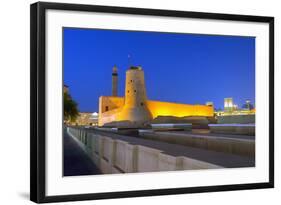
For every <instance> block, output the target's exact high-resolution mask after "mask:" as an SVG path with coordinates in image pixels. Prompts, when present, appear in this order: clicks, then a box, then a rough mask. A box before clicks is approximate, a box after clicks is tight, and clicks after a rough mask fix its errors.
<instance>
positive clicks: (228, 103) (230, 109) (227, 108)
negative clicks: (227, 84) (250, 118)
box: [215, 98, 256, 116]
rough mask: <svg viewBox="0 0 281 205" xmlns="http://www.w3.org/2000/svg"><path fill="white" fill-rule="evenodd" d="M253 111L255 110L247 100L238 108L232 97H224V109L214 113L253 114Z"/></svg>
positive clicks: (223, 114)
mask: <svg viewBox="0 0 281 205" xmlns="http://www.w3.org/2000/svg"><path fill="white" fill-rule="evenodd" d="M255 113H256V110H255V108H254V107H253V105H252V104H250V101H249V100H247V101H246V103H245V104H244V105H243V106H242V108H239V107H238V105H237V104H234V103H233V98H224V110H219V111H216V112H215V115H216V116H226V115H254V114H255Z"/></svg>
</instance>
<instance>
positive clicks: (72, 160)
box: [63, 132, 101, 176]
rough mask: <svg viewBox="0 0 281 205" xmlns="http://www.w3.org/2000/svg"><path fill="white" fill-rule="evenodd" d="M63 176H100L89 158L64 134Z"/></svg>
mask: <svg viewBox="0 0 281 205" xmlns="http://www.w3.org/2000/svg"><path fill="white" fill-rule="evenodd" d="M63 146H64V147H63V150H64V167H63V168H64V170H63V172H64V173H63V175H64V176H79V175H94V174H101V172H100V170H99V169H98V168H97V167H96V166H95V164H94V163H93V162H92V161H91V159H90V157H89V156H88V155H87V154H86V153H85V152H84V151H83V150H82V149H81V147H80V146H79V145H78V143H77V142H76V141H75V140H74V139H73V138H72V137H71V136H69V135H68V134H67V133H66V132H64V138H63Z"/></svg>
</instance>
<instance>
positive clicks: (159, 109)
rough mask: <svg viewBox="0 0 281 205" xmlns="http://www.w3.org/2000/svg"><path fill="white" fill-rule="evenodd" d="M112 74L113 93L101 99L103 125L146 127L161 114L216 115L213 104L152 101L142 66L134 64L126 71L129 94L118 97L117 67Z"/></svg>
mask: <svg viewBox="0 0 281 205" xmlns="http://www.w3.org/2000/svg"><path fill="white" fill-rule="evenodd" d="M112 74H113V75H112V83H113V85H112V95H113V96H100V98H99V120H98V125H99V126H106V125H108V126H117V127H143V126H146V125H147V124H148V123H149V122H151V120H153V119H155V118H156V117H158V116H172V117H188V116H200V117H212V116H214V108H213V106H207V105H189V104H180V103H171V102H161V101H151V100H148V99H147V97H146V88H145V81H144V72H143V70H142V68H141V67H135V66H131V67H130V68H129V69H128V70H127V71H126V85H125V97H117V82H118V74H117V68H116V67H114V68H113V73H112Z"/></svg>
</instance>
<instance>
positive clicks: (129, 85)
mask: <svg viewBox="0 0 281 205" xmlns="http://www.w3.org/2000/svg"><path fill="white" fill-rule="evenodd" d="M121 116H122V119H123V120H127V121H130V122H132V123H134V125H136V126H142V125H144V124H146V123H147V122H149V121H150V120H152V115H151V113H150V111H149V110H148V108H147V97H146V89H145V82H144V72H143V70H142V68H141V67H135V66H131V67H130V68H129V69H128V70H127V71H126V86H125V103H124V107H123V109H122V112H121Z"/></svg>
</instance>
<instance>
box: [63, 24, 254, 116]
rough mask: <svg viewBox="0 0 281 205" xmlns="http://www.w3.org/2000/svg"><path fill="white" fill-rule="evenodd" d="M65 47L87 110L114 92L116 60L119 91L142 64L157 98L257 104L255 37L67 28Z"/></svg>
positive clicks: (68, 73)
mask: <svg viewBox="0 0 281 205" xmlns="http://www.w3.org/2000/svg"><path fill="white" fill-rule="evenodd" d="M63 49H64V50H63V53H64V83H65V84H66V85H68V86H69V88H70V93H71V95H72V97H73V99H74V100H75V101H77V103H78V105H79V110H80V111H82V112H83V111H92V112H95V111H98V97H99V96H110V95H111V72H112V67H113V66H114V65H115V66H117V67H118V75H119V76H118V77H119V80H118V81H119V82H118V93H119V96H124V90H125V71H126V70H127V69H128V67H129V66H130V65H137V66H142V68H143V69H144V71H145V81H146V90H147V96H148V99H151V100H159V101H170V102H177V103H186V104H205V103H206V102H207V101H212V102H213V103H214V106H215V108H223V103H224V98H227V97H233V99H234V103H235V104H238V105H239V107H242V105H243V104H244V103H245V101H246V100H250V101H251V102H252V104H255V38H254V37H238V36H214V35H200V34H174V33H157V32H132V31H112V30H95V29H75V28H64V48H63ZM128 55H130V58H129V59H128Z"/></svg>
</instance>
